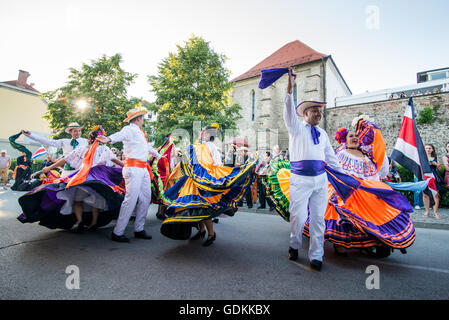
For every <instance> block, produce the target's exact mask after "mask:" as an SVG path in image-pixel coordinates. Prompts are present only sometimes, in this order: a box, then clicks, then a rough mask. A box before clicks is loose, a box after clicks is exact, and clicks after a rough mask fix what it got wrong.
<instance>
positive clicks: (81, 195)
mask: <svg viewBox="0 0 449 320" xmlns="http://www.w3.org/2000/svg"><path fill="white" fill-rule="evenodd" d="M99 134H103V132H100V131H98V130H96V131H92V132H90V133H89V137H88V145H87V146H82V147H78V148H76V149H75V150H73V151H72V152H70V153H69V154H68V155H66V156H65V157H64V158H61V159H59V160H58V161H56V162H55V163H54V164H52V165H51V166H48V167H45V168H43V169H42V172H43V173H47V172H48V171H50V170H53V169H54V168H58V167H61V166H63V165H65V164H66V163H68V164H70V166H72V167H76V168H81V165H82V163H83V160H84V158H85V156H86V153H87V152H88V151H89V149H90V148H91V147H92V144H93V143H94V142H95V139H96V138H97V136H98V135H99ZM109 162H113V163H115V164H117V165H118V166H121V167H123V163H122V162H121V161H120V160H118V159H117V158H116V157H115V154H113V153H112V151H111V150H110V149H109V148H108V147H107V146H104V145H100V146H98V147H97V148H96V149H95V153H94V156H93V159H92V165H91V166H92V167H95V166H99V165H107V164H108V163H109ZM56 197H57V198H58V199H60V200H65V203H64V205H63V206H62V208H61V211H60V213H61V214H63V215H69V214H72V212H74V213H75V216H76V220H77V222H76V225H75V226H74V227H73V229H74V230H75V231H76V232H83V231H85V230H92V231H93V230H96V228H97V219H98V215H99V211H104V210H107V209H108V205H107V201H106V199H105V198H103V197H102V196H101V195H99V194H98V193H97V192H96V191H95V190H94V189H93V188H90V187H87V186H74V187H71V188H68V189H65V190H62V191H59V192H58V193H57V194H56ZM83 212H92V221H91V224H90V225H89V226H88V227H87V226H86V225H85V224H84V222H83V221H82V216H83Z"/></svg>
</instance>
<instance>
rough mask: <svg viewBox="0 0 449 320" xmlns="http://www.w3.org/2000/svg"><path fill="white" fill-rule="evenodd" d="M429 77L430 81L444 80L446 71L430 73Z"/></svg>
mask: <svg viewBox="0 0 449 320" xmlns="http://www.w3.org/2000/svg"><path fill="white" fill-rule="evenodd" d="M430 77H431V78H432V80H440V79H446V78H447V76H446V71H444V72H437V73H431V74H430Z"/></svg>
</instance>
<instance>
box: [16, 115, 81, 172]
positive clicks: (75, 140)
mask: <svg viewBox="0 0 449 320" xmlns="http://www.w3.org/2000/svg"><path fill="white" fill-rule="evenodd" d="M82 129H83V127H82V126H80V125H79V124H78V123H77V122H71V123H70V124H69V125H68V126H67V128H66V129H65V132H67V133H68V134H70V135H71V136H72V139H58V140H52V139H47V138H44V137H41V136H39V135H36V134H33V133H31V132H30V131H25V130H22V133H23V134H24V135H25V136H27V137H28V138H30V139H32V140H34V141H37V142H39V143H41V144H42V145H44V146H52V147H56V148H58V149H59V148H61V149H62V154H63V156H64V157H65V156H67V155H68V154H69V153H70V152H72V151H73V150H74V149H75V148H78V147H83V146H87V144H88V142H87V139H85V138H81V133H82ZM79 169H80V168H74V167H71V166H70V164H69V163H66V165H65V166H64V170H63V172H62V175H61V177H62V178H64V177H66V176H68V175H70V174H72V173H73V172H75V171H76V170H79Z"/></svg>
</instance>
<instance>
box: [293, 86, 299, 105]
mask: <svg viewBox="0 0 449 320" xmlns="http://www.w3.org/2000/svg"><path fill="white" fill-rule="evenodd" d="M293 101H294V102H295V106H297V105H298V88H297V87H296V83H295V85H294V86H293Z"/></svg>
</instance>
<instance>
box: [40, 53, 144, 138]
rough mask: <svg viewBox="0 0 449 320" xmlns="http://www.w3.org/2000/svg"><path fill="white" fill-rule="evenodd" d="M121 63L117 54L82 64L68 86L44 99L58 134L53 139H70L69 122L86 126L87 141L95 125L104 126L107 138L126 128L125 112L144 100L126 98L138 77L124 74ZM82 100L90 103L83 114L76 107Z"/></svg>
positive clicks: (120, 58)
mask: <svg viewBox="0 0 449 320" xmlns="http://www.w3.org/2000/svg"><path fill="white" fill-rule="evenodd" d="M121 62H122V57H121V55H120V54H116V55H114V56H112V57H107V56H105V55H103V56H102V57H101V58H100V59H98V60H93V61H91V63H90V64H85V63H83V65H82V66H81V68H80V69H74V68H71V69H70V75H69V77H68V78H69V81H68V82H67V83H66V85H65V86H63V87H61V88H58V89H56V90H54V91H49V92H46V93H43V94H42V95H41V96H42V98H44V99H46V100H47V102H48V106H47V112H46V113H45V115H44V118H45V119H47V120H48V121H49V124H50V128H52V129H53V130H55V131H56V132H57V133H56V134H55V135H54V136H53V138H55V139H58V138H62V137H68V134H67V133H65V132H64V129H65V128H66V127H67V125H68V124H69V123H70V122H78V123H79V124H80V125H82V126H84V130H83V136H84V137H86V136H87V134H88V132H89V131H90V130H91V129H92V128H93V127H94V126H95V125H102V126H103V128H104V129H105V130H106V133H107V134H112V133H114V132H116V131H119V130H120V129H121V128H122V127H123V126H124V125H125V123H123V119H124V118H125V117H126V112H127V111H128V110H129V109H132V108H133V107H134V106H135V105H136V104H137V103H139V102H141V99H138V98H130V99H129V98H128V97H127V88H128V87H129V85H130V84H131V83H132V82H133V80H134V78H135V77H136V76H137V75H136V74H132V73H128V72H126V71H124V70H123V69H122V68H121V67H120V63H121ZM81 100H83V101H85V102H87V106H86V108H85V109H84V110H81V109H80V108H79V107H78V106H77V104H78V103H79V101H81Z"/></svg>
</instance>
